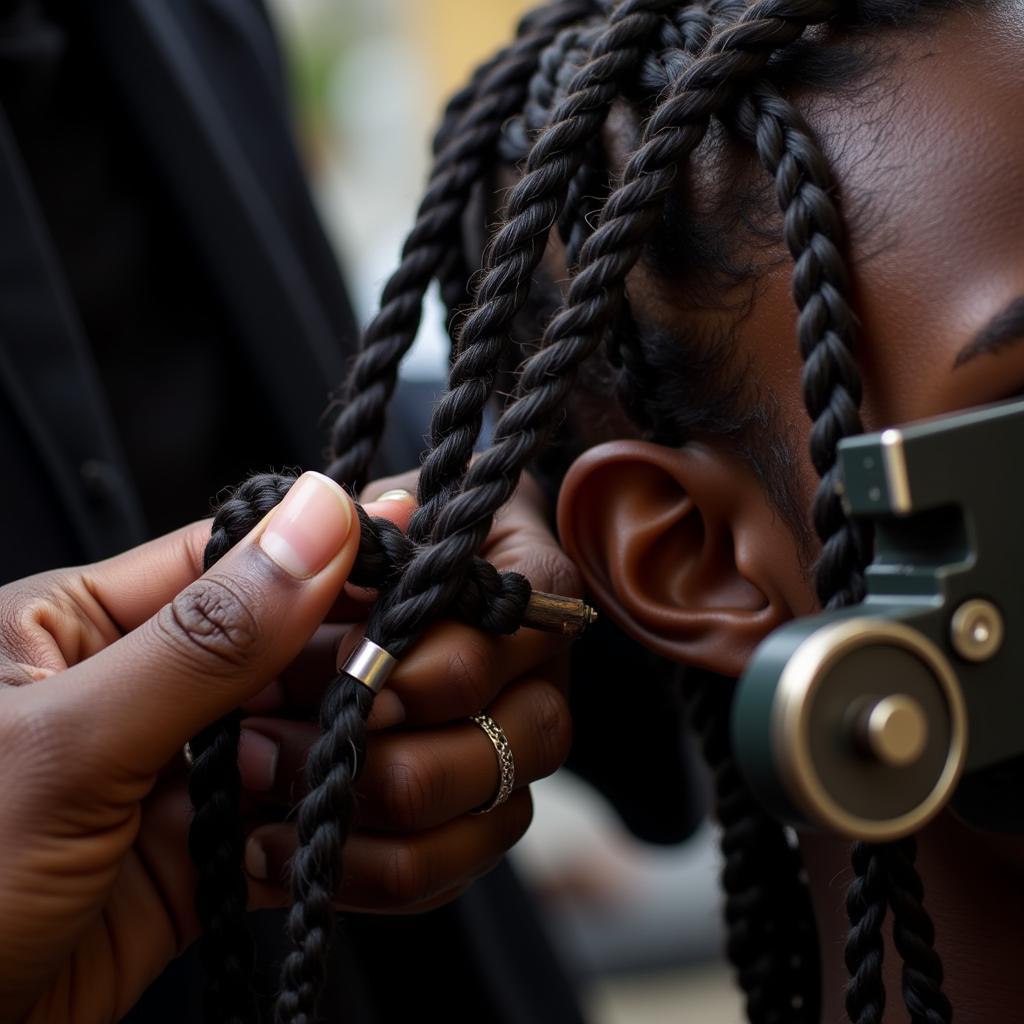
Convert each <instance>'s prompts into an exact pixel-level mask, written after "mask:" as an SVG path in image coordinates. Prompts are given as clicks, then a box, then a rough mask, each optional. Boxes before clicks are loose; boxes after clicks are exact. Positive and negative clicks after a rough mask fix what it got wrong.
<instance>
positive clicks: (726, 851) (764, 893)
mask: <svg viewBox="0 0 1024 1024" xmlns="http://www.w3.org/2000/svg"><path fill="white" fill-rule="evenodd" d="M721 6H724V5H720V7H721ZM673 27H674V29H675V32H676V35H675V36H674V39H671V40H664V39H663V45H664V44H667V43H668V42H670V41H675V40H679V42H676V48H675V50H674V51H673V49H671V48H669V47H668V46H667V45H666V49H665V50H663V51H662V52H661V53H659V54H658V55H657V57H652V58H651V59H649V60H648V61H647V62H646V64H645V82H644V86H645V88H646V89H648V90H652V91H654V92H656V93H657V92H660V91H661V90H663V89H664V88H665V86H666V84H667V79H668V78H669V76H671V75H672V74H676V75H678V74H679V73H680V71H681V70H682V68H683V67H685V65H684V64H681V63H680V62H679V59H678V57H677V56H675V54H677V53H678V52H679V51H681V50H685V51H688V52H690V53H692V52H695V51H696V52H700V50H701V49H702V48H703V47H704V46H705V45H706V43H707V41H708V36H709V32H710V29H711V19H710V13H709V12H705V11H702V10H701V9H700V8H693V7H689V8H687V9H686V10H685V12H680V13H679V14H678V15H677V16H676V19H675V23H674V26H673ZM680 43H681V45H680ZM614 351H615V352H616V354H617V356H618V358H619V359H620V360H621V364H622V374H621V375H620V386H619V391H620V395H625V394H627V393H630V394H634V395H635V394H636V393H637V392H645V393H649V392H650V387H649V386H645V382H646V385H650V383H651V382H650V381H649V380H648V377H649V374H648V371H647V367H646V364H645V362H644V360H643V358H642V353H640V352H637V351H634V350H633V348H632V347H631V346H630V345H629V344H626V345H622V346H616V349H615V350H614ZM626 407H627V408H629V409H632V414H633V415H634V416H635V417H636V416H637V414H638V412H639V411H640V409H641V407H642V403H641V402H635V401H629V402H627V403H626ZM639 419H640V422H643V421H644V417H643V415H642V414H641V415H640V417H639ZM687 688H688V690H689V693H690V699H689V701H688V704H689V706H690V713H691V724H692V725H693V726H694V728H695V729H696V731H697V732H698V734H699V735H700V736H701V739H702V744H701V746H702V753H703V755H704V757H705V759H706V760H707V762H708V764H709V766H710V768H711V771H712V775H713V778H714V782H715V796H716V812H717V817H718V819H719V822H720V824H721V826H722V833H721V836H720V846H721V850H722V855H723V860H724V868H723V872H722V885H723V889H724V892H725V907H724V912H725V921H726V926H727V930H728V939H727V943H726V954H727V956H728V958H729V960H730V962H731V963H732V964H733V966H734V967H735V969H736V973H737V980H738V981H739V984H740V986H741V988H742V989H743V991H744V994H745V997H746V1009H747V1016H748V1019H749V1020H751V1021H753V1022H757V1024H775V1022H794V1024H795V1022H799V1021H807V1022H808V1024H810V1022H814V1021H817V1019H818V1015H819V1009H820V1000H821V993H820V989H821V975H820V962H819V954H818V947H817V933H816V928H815V923H814V917H813V911H812V907H811V903H810V896H809V892H808V889H807V884H806V880H805V878H804V876H803V870H802V864H801V861H800V856H799V853H798V852H797V851H796V850H795V849H793V848H792V847H791V846H790V844H789V842H788V840H787V838H786V835H785V832H784V830H783V829H782V827H781V826H780V825H779V823H778V822H777V821H775V820H774V819H772V818H771V817H770V816H769V815H768V814H766V813H765V812H764V811H763V809H762V808H761V807H760V805H759V804H758V803H757V801H756V800H755V799H754V797H753V794H752V793H751V792H750V790H749V787H748V786H747V785H746V783H745V781H744V780H743V778H742V777H741V775H740V773H739V771H738V768H737V766H736V763H735V759H734V757H733V753H732V749H731V744H730V740H729V731H730V706H731V692H732V691H731V688H730V687H728V686H727V685H725V683H724V681H722V680H718V679H713V680H711V681H710V682H706V681H703V680H701V681H699V682H696V683H695V682H694V681H693V680H692V679H691V680H690V681H689V683H688V687H687Z"/></svg>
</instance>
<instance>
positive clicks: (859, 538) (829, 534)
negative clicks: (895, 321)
mask: <svg viewBox="0 0 1024 1024" xmlns="http://www.w3.org/2000/svg"><path fill="white" fill-rule="evenodd" d="M752 104H753V106H754V108H755V111H756V113H755V116H756V144H757V149H758V153H759V155H760V157H761V160H762V162H763V163H764V164H765V166H766V167H767V168H768V170H769V172H770V173H771V174H772V175H773V177H774V179H775V184H776V193H777V197H778V200H779V204H780V206H781V208H782V211H783V215H784V234H785V238H786V243H787V245H788V246H789V249H790V252H791V253H792V255H793V258H794V260H795V264H796V265H795V269H794V274H793V295H794V298H795V300H796V303H797V308H798V310H799V321H798V331H797V333H798V338H799V344H800V353H801V355H802V356H803V358H804V376H803V389H804V400H805V403H806V405H807V410H808V412H809V414H810V416H811V419H812V423H813V426H812V429H811V458H812V461H813V462H814V466H815V468H816V469H817V471H818V474H819V476H820V482H819V485H818V489H817V492H816V494H815V498H814V504H813V507H812V511H813V520H814V524H815V528H816V530H817V532H818V536H819V538H820V539H821V541H822V551H821V555H820V557H819V560H818V563H817V565H816V569H815V577H816V582H817V588H818V599H819V601H820V603H821V605H822V607H823V608H842V607H846V606H848V605H850V604H853V603H855V602H857V601H859V600H861V599H862V597H863V595H864V578H863V571H864V567H865V566H866V564H867V562H868V561H869V560H870V557H871V533H870V530H869V529H868V528H867V527H866V526H865V525H864V524H863V523H862V522H860V521H855V520H851V519H849V518H848V517H847V516H846V515H845V513H844V512H843V509H842V506H841V504H840V499H839V494H838V491H837V487H836V483H837V480H838V467H837V448H838V444H839V441H840V440H842V438H844V437H850V436H852V435H854V434H858V433H860V432H861V431H862V429H863V427H862V424H861V420H860V413H859V405H860V397H861V383H860V373H859V371H858V369H857V364H856V360H855V356H854V333H855V317H854V315H853V312H852V310H851V308H850V303H849V297H848V295H849V278H848V274H847V271H846V265H845V260H844V258H843V255H842V245H843V230H842V219H841V216H840V213H839V210H838V207H837V205H836V203H835V200H834V198H833V197H834V194H835V184H834V182H833V180H832V176H831V174H830V173H829V169H828V165H827V163H826V161H825V158H824V155H823V154H822V152H821V150H820V148H819V146H818V145H817V143H816V142H815V140H814V138H813V136H812V134H811V131H810V128H809V127H808V126H807V124H806V123H805V121H804V120H803V118H802V117H801V116H800V114H799V113H798V112H797V111H796V110H795V109H794V108H793V106H792V104H790V103H789V102H788V101H786V100H785V99H783V97H782V96H781V95H780V94H779V92H778V90H777V89H775V88H774V87H772V86H769V85H768V84H766V83H762V84H761V85H760V86H759V87H758V88H757V89H755V90H754V91H753V94H752ZM913 850H914V846H913V842H912V841H910V845H907V842H906V841H905V842H904V843H903V844H888V845H882V846H878V845H874V844H870V843H859V844H857V845H856V846H855V848H854V854H853V866H854V883H853V885H854V889H851V894H852V897H851V900H850V901H848V903H847V907H848V909H849V910H850V925H851V931H850V936H849V941H848V944H847V958H846V959H847V966H848V968H849V969H850V974H851V977H850V982H849V988H848V994H847V1010H848V1013H849V1014H850V1018H851V1020H853V1021H854V1022H855V1024H861V1022H865V1024H867V1022H871V1021H874V1020H876V1019H879V1020H880V1019H881V1016H882V1012H883V1009H884V1005H885V997H884V988H883V983H882V953H881V947H882V937H881V934H880V930H879V929H880V927H881V922H882V919H883V918H884V915H885V907H886V904H887V903H888V902H893V907H894V911H895V907H896V905H897V903H898V904H899V906H900V908H901V914H900V921H899V925H898V928H897V930H898V931H899V936H900V937H899V939H898V940H897V943H896V945H897V950H898V951H899V953H900V955H901V956H902V957H903V958H904V967H903V977H904V985H903V992H904V997H905V999H906V1002H907V1006H908V1008H909V1009H910V1010H911V1015H912V1017H913V1018H914V1020H915V1022H916V1021H917V1020H927V1021H928V1022H929V1024H938V1022H939V1021H942V1020H948V1019H949V1017H948V1014H949V1013H950V1009H949V1002H948V1000H947V999H946V997H945V995H944V994H943V993H942V990H941V984H942V966H941V963H940V962H939V958H938V955H937V954H936V953H935V951H934V949H933V947H932V943H933V941H934V929H933V928H932V924H931V920H930V919H929V917H928V915H927V913H926V911H925V910H924V907H923V905H922V903H921V898H922V895H923V885H922V883H921V878H920V876H919V875H918V873H917V870H916V868H915V867H914V857H913ZM894 917H895V913H894ZM908 956H909V957H911V958H912V960H911V962H909V963H908V961H907V957H908ZM926 1010H927V1012H928V1013H929V1014H932V1016H923V1015H922V1014H924V1013H925V1011H926ZM943 1012H945V1013H946V1015H947V1016H945V1017H943V1016H942V1013H943ZM915 1013H916V1014H917V1016H914V1015H915Z"/></svg>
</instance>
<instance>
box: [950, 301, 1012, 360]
mask: <svg viewBox="0 0 1024 1024" xmlns="http://www.w3.org/2000/svg"><path fill="white" fill-rule="evenodd" d="M1020 341H1024V295H1022V296H1021V297H1020V298H1017V299H1014V300H1013V302H1011V303H1010V304H1009V305H1008V306H1007V307H1006V308H1005V309H1004V310H1003V311H1002V312H1001V313H996V315H995V316H994V317H992V319H991V320H989V322H988V323H987V324H985V326H984V327H982V329H981V330H980V331H978V333H977V334H976V335H975V336H974V337H973V338H972V339H971V340H970V341H969V342H968V343H967V344H966V345H964V347H963V348H962V349H960V351H959V352H958V353H957V354H956V359H954V360H953V369H954V370H956V369H959V368H960V367H961V366H963V365H964V363H969V362H970V361H971V360H972V359H976V358H977V357H978V356H984V355H991V354H992V353H993V352H998V351H999V350H1000V349H1003V348H1006V347H1007V346H1009V345H1013V344H1016V343H1017V342H1020Z"/></svg>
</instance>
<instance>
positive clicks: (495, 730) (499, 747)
mask: <svg viewBox="0 0 1024 1024" xmlns="http://www.w3.org/2000/svg"><path fill="white" fill-rule="evenodd" d="M469 720H470V721H471V722H473V723H474V725H479V726H480V728H481V729H483V731H484V732H485V733H486V734H487V738H488V739H489V740H490V741H491V743H492V744H493V746H494V753H495V754H497V756H498V770H499V771H500V772H501V779H500V781H499V782H498V791H497V793H495V794H494V799H493V800H492V801H491V802H490V803H489V804H487V806H486V807H477V808H476V810H474V811H471V812H470V813H471V814H487V813H488V811H493V810H494V808H495V807H500V806H501V805H502V804H503V803H504V802H505V801H506V800H507V799H508V798H509V797H510V796H511V795H512V790H513V788H514V787H515V784H516V759H515V757H513V756H512V747H511V746H510V745H509V742H508V737H507V736H506V735H505V730H504V729H502V727H501V726H500V725H498V723H497V722H496V721H495V720H494V719H493V718H491V716H490V715H487V714H484V712H483V711H481V712H480V713H479V714H478V715H470V716H469Z"/></svg>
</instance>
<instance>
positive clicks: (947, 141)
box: [812, 4, 1024, 425]
mask: <svg viewBox="0 0 1024 1024" xmlns="http://www.w3.org/2000/svg"><path fill="white" fill-rule="evenodd" d="M1022 25H1024V21H1022V18H1021V6H1020V5H1019V4H1012V5H1001V6H999V7H997V8H989V9H987V10H975V11H967V10H960V11H956V12H952V13H949V14H946V15H944V16H942V18H941V20H939V21H938V22H937V23H936V25H935V26H934V27H933V28H930V29H929V30H927V31H922V32H918V33H915V32H907V33H906V38H904V39H900V40H898V41H896V33H893V38H894V41H895V42H896V45H895V47H894V50H893V53H892V56H891V59H890V60H889V62H888V64H883V65H882V66H881V69H880V74H879V76H878V80H877V81H875V82H874V83H872V84H871V85H870V86H869V88H868V90H867V93H868V95H867V97H866V99H867V101H868V102H869V103H870V104H871V109H863V108H862V109H858V107H861V106H862V105H861V104H857V103H854V104H852V105H851V107H850V108H849V109H848V110H846V111H844V110H843V109H842V108H841V107H839V106H838V105H836V106H833V107H832V108H831V109H826V108H827V105H826V104H822V109H821V112H820V115H819V117H818V119H817V120H818V123H817V124H816V125H815V127H816V128H818V130H819V133H820V134H821V136H822V138H823V140H824V142H825V147H826V150H827V152H828V154H829V156H830V158H831V162H832V164H833V166H834V168H835V172H836V175H837V178H838V180H839V184H840V189H841V191H842V193H843V195H844V197H847V200H846V206H847V209H848V216H847V219H848V225H849V229H850V255H851V258H852V261H853V279H854V287H855V296H854V298H855V305H856V308H857V312H858V314H859V316H860V318H861V327H862V329H861V362H862V366H863V369H864V372H865V377H866V385H867V389H868V398H869V400H870V401H869V405H868V408H867V409H866V412H867V413H868V414H869V415H870V416H871V418H874V419H876V420H880V421H882V422H889V421H893V420H895V419H912V418H916V417H917V416H921V415H930V414H932V413H934V412H940V411H945V410H947V409H950V408H956V407H959V406H964V405H971V404H976V403H977V402H980V401H991V400H994V399H995V398H999V397H1005V396H1002V395H993V394H991V393H989V392H990V390H991V386H990V385H991V382H990V381H988V380H987V379H985V371H987V370H988V369H989V367H987V366H986V364H985V363H984V361H982V362H980V363H978V364H977V366H976V367H968V366H965V367H963V368H962V369H960V370H957V371H956V372H954V371H953V364H954V361H955V357H956V353H957V352H958V351H959V349H960V347H961V346H962V345H963V344H965V343H966V342H967V341H969V340H970V338H971V337H972V336H973V335H974V333H975V332H976V331H977V330H978V329H980V328H981V327H982V326H983V324H985V323H986V322H987V321H988V319H989V318H990V317H991V316H993V315H994V314H995V313H997V312H999V311H1000V310H1001V309H1003V308H1005V306H1006V305H1007V304H1008V303H1009V302H1010V301H1012V300H1013V299H1014V298H1016V297H1017V296H1019V295H1022V294H1024V245H1022V242H1024V238H1022V233H1021V228H1022V215H1024V63H1022V62H1021V60H1020V57H1021V55H1022V53H1024V31H1022ZM812 120H813V110H812ZM1018 362H1019V366H1020V370H1021V376H1020V377H1019V378H1018V379H1017V380H1016V381H1014V382H1013V386H1014V387H1015V388H1019V387H1021V386H1024V360H1019V361H1018ZM926 369H927V370H928V372H927V373H925V372H923V371H925V370H926ZM879 425H880V424H879Z"/></svg>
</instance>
